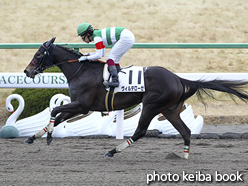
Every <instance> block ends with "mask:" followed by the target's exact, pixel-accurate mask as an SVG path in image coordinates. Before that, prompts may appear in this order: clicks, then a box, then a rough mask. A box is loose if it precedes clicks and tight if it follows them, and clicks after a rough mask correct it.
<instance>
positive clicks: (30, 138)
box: [24, 136, 35, 144]
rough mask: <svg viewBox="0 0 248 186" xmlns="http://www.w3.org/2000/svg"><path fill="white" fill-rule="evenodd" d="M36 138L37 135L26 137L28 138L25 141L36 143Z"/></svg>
mask: <svg viewBox="0 0 248 186" xmlns="http://www.w3.org/2000/svg"><path fill="white" fill-rule="evenodd" d="M34 140H35V136H31V137H29V138H28V139H26V140H25V141H24V143H27V144H32V143H34Z"/></svg>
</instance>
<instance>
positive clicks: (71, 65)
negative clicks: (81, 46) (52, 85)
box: [53, 46, 82, 79]
mask: <svg viewBox="0 0 248 186" xmlns="http://www.w3.org/2000/svg"><path fill="white" fill-rule="evenodd" d="M53 57H54V63H55V64H59V65H58V67H59V68H60V70H61V71H62V72H63V74H64V75H65V76H66V78H67V79H69V78H70V77H72V76H73V74H74V73H75V72H76V71H77V70H78V69H79V68H80V66H81V64H82V63H78V62H69V60H76V59H78V58H79V57H80V56H79V55H76V54H75V53H73V52H70V51H67V50H65V49H63V48H61V47H59V46H56V47H55V50H54V54H53Z"/></svg>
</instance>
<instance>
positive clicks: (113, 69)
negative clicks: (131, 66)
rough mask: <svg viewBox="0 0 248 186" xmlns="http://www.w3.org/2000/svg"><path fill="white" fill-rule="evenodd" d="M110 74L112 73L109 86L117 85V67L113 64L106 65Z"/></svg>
mask: <svg viewBox="0 0 248 186" xmlns="http://www.w3.org/2000/svg"><path fill="white" fill-rule="evenodd" d="M108 69H109V72H110V74H111V75H112V81H111V82H109V84H108V85H109V86H110V87H118V86H119V78H118V73H117V69H116V67H115V66H114V65H112V66H110V67H108Z"/></svg>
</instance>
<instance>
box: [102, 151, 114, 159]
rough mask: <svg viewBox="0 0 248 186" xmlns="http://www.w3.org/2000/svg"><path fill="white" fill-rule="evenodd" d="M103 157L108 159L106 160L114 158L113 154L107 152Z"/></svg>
mask: <svg viewBox="0 0 248 186" xmlns="http://www.w3.org/2000/svg"><path fill="white" fill-rule="evenodd" d="M104 156H105V157H108V158H112V157H113V156H114V154H112V153H110V152H107V153H106V154H105V155H104Z"/></svg>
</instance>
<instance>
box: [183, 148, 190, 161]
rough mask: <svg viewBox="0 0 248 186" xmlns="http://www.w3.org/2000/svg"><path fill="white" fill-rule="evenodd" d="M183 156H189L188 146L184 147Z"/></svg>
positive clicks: (186, 157)
mask: <svg viewBox="0 0 248 186" xmlns="http://www.w3.org/2000/svg"><path fill="white" fill-rule="evenodd" d="M183 152H184V158H185V159H188V158H189V146H185V147H184V151H183Z"/></svg>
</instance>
